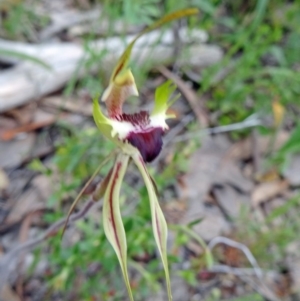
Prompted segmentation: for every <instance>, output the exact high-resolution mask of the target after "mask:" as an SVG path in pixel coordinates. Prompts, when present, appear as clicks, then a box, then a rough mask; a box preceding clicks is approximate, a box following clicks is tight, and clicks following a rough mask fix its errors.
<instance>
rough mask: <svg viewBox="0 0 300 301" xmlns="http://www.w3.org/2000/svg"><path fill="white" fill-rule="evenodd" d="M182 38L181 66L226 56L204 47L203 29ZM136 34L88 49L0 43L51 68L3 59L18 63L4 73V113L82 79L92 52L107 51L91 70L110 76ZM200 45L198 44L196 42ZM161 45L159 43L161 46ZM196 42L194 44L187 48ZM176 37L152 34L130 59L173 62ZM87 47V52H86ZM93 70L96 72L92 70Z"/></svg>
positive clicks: (0, 92)
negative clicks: (201, 42)
mask: <svg viewBox="0 0 300 301" xmlns="http://www.w3.org/2000/svg"><path fill="white" fill-rule="evenodd" d="M179 33H180V37H181V39H182V41H183V43H184V44H185V45H186V46H185V47H184V48H185V51H184V53H182V55H181V57H180V58H179V60H178V61H179V63H180V64H182V65H185V64H188V65H191V66H196V67H206V66H208V65H212V64H214V63H216V62H218V61H220V59H221V58H222V55H223V52H222V50H221V48H220V47H218V46H215V45H207V44H200V43H199V42H200V41H203V40H205V39H206V36H205V34H204V33H203V31H201V30H194V31H191V32H190V31H188V30H187V29H186V28H181V29H180V31H179ZM133 38H134V36H127V37H126V38H125V39H123V40H122V39H120V37H112V38H108V39H100V40H97V41H94V42H91V43H90V44H89V45H88V47H85V48H84V47H83V46H82V45H80V44H75V43H48V44H40V45H34V44H24V43H18V42H10V41H5V40H1V39H0V49H3V50H12V51H18V52H22V53H24V55H30V56H34V57H36V58H37V59H39V60H41V61H43V62H45V63H46V64H48V65H49V66H50V68H51V70H46V69H45V68H43V67H41V66H39V65H37V64H34V63H32V62H29V61H25V62H20V60H18V59H16V58H12V57H8V56H5V57H0V60H2V61H6V62H10V63H18V64H17V65H16V66H15V67H12V68H10V69H7V70H4V71H2V72H1V73H0V87H1V89H0V113H1V112H4V111H7V110H9V109H12V108H14V107H17V106H19V105H22V104H25V103H27V102H30V101H33V100H38V99H39V98H41V97H42V96H44V95H47V94H49V93H52V92H55V91H57V90H58V89H60V88H62V87H63V86H64V85H65V84H66V83H67V82H68V81H69V80H70V79H71V78H72V77H74V76H76V77H80V76H82V75H83V74H84V73H86V72H87V70H85V67H84V65H85V64H84V62H85V61H86V59H87V58H88V56H89V54H90V53H99V54H100V53H103V52H106V55H105V56H104V58H103V59H101V60H100V59H99V60H100V61H99V64H96V65H95V66H93V68H94V70H97V69H98V68H101V70H102V71H103V72H104V73H106V74H107V75H108V74H110V73H111V68H112V66H113V64H114V63H115V61H116V59H117V57H118V56H119V55H120V54H121V53H122V52H123V50H124V48H125V45H126V44H128V42H129V41H131V40H132V39H133ZM195 41H196V42H195ZM158 42H159V43H158ZM192 42H195V44H193V45H190V46H187V45H188V44H190V43H192ZM173 43H174V35H173V33H172V31H171V30H166V31H165V32H163V33H162V32H161V31H154V32H151V33H149V34H147V35H145V36H143V37H141V39H140V40H139V41H138V42H137V43H136V46H135V48H134V49H133V52H132V61H133V62H135V63H137V64H139V65H143V64H145V63H147V64H148V65H149V62H151V65H152V66H157V65H161V64H165V63H169V62H172V61H173V60H174V59H175V58H174V57H173V47H172V44H173ZM86 49H89V52H87V50H86ZM176 59H177V58H176ZM88 71H93V70H88Z"/></svg>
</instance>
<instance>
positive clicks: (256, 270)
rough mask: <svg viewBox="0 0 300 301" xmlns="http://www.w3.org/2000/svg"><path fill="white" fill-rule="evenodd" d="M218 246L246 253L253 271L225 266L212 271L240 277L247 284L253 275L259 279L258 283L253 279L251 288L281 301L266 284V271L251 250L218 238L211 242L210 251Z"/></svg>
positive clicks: (229, 240)
mask: <svg viewBox="0 0 300 301" xmlns="http://www.w3.org/2000/svg"><path fill="white" fill-rule="evenodd" d="M218 244H225V245H228V246H230V247H232V248H236V249H239V250H241V251H242V252H243V253H244V255H245V256H246V258H247V259H248V261H249V262H250V264H251V265H252V267H253V269H236V268H231V267H228V266H225V265H216V266H213V267H212V268H211V269H210V271H213V272H219V273H230V274H233V275H236V276H239V277H240V278H241V279H243V280H244V281H246V282H247V283H248V282H249V281H250V280H251V278H249V276H252V275H251V274H254V275H255V276H256V277H257V279H258V281H255V280H253V279H252V280H251V286H252V287H253V288H254V289H255V290H256V291H258V292H259V293H260V294H262V295H263V296H265V297H266V298H268V299H269V300H272V301H279V299H278V298H277V296H276V295H275V294H274V293H273V292H272V290H271V289H270V288H269V287H268V286H267V285H266V284H265V281H264V271H263V270H262V269H261V268H260V267H259V265H258V263H257V261H256V259H255V257H254V256H253V254H252V253H251V251H250V250H249V248H248V247H247V246H246V245H244V244H242V243H239V242H236V241H234V240H232V239H229V238H227V237H223V236H217V237H215V238H213V239H212V240H211V241H210V242H209V244H208V249H209V250H211V251H212V249H213V248H214V247H215V246H216V245H218ZM251 270H252V272H251Z"/></svg>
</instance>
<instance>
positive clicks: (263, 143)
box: [226, 131, 290, 160]
mask: <svg viewBox="0 0 300 301" xmlns="http://www.w3.org/2000/svg"><path fill="white" fill-rule="evenodd" d="M289 137H290V132H288V131H280V132H279V133H278V134H277V136H276V140H275V144H274V149H273V150H277V149H279V148H280V147H281V146H282V145H283V144H284V143H285V142H286V141H287V140H288V139H289ZM271 140H272V137H271V136H258V141H257V145H258V148H259V154H260V155H264V154H266V153H267V152H268V150H269V147H270V142H271ZM252 143H253V142H252V139H251V137H248V138H246V139H245V140H242V141H238V142H236V143H235V144H234V145H233V146H232V147H231V148H230V150H229V151H228V154H227V155H226V158H227V159H234V160H246V159H249V158H251V156H252V154H253V147H252Z"/></svg>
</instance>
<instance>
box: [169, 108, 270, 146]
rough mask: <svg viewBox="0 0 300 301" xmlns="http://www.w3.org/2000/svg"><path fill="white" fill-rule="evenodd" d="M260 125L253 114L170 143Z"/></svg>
mask: <svg viewBox="0 0 300 301" xmlns="http://www.w3.org/2000/svg"><path fill="white" fill-rule="evenodd" d="M260 125H264V122H263V121H262V120H261V119H260V118H259V116H257V115H256V114H254V115H251V116H249V117H248V118H246V119H245V120H244V121H241V122H237V123H232V124H228V125H222V126H217V127H213V128H206V129H202V130H197V131H192V132H187V133H185V134H183V135H179V136H177V137H176V138H174V139H173V141H172V142H182V141H186V140H190V139H193V138H195V137H203V136H207V135H212V134H221V133H226V132H232V131H239V130H244V129H246V128H252V127H257V126H260Z"/></svg>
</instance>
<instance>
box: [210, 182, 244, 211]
mask: <svg viewBox="0 0 300 301" xmlns="http://www.w3.org/2000/svg"><path fill="white" fill-rule="evenodd" d="M212 192H213V194H214V196H215V198H216V200H217V202H218V204H219V206H220V207H221V208H222V210H224V212H225V213H226V215H227V216H229V217H237V216H239V214H240V210H241V207H242V205H248V206H249V205H250V197H249V196H248V195H245V194H241V193H239V192H238V191H237V190H236V189H234V188H233V187H231V186H229V185H223V186H222V187H221V186H216V187H214V188H213V190H212Z"/></svg>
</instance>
